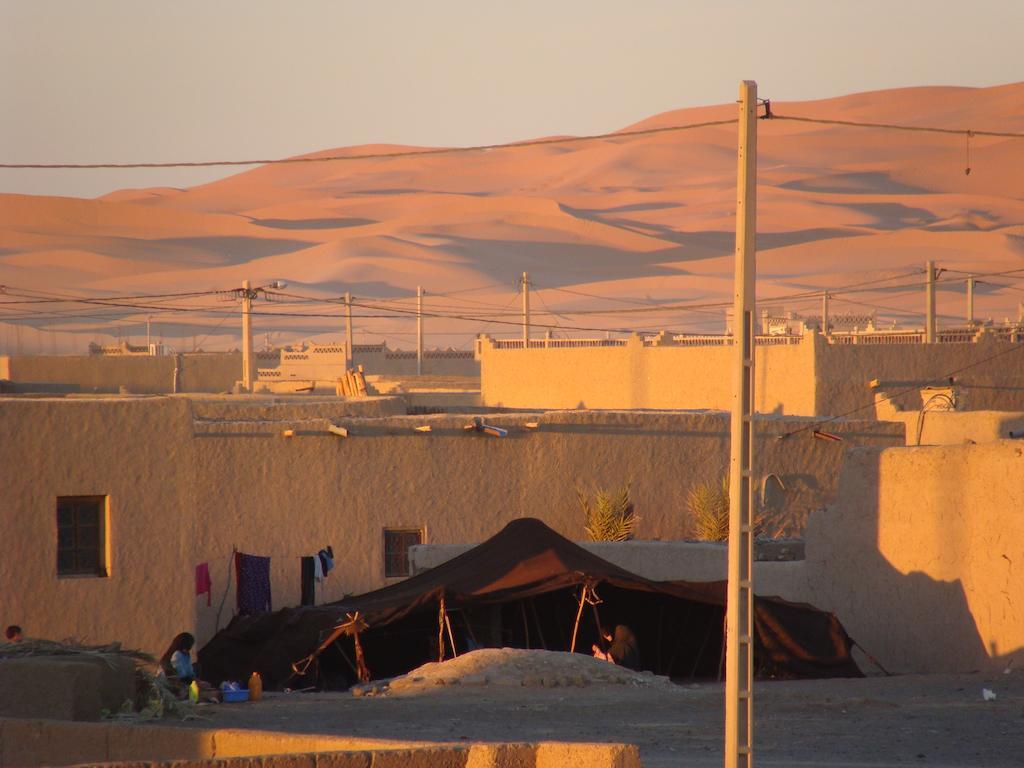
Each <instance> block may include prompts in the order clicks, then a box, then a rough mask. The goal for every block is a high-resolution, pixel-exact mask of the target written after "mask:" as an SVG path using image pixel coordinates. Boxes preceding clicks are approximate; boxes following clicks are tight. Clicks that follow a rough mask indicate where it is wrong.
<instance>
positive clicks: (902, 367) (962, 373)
mask: <svg viewBox="0 0 1024 768" xmlns="http://www.w3.org/2000/svg"><path fill="white" fill-rule="evenodd" d="M958 338H959V339H960V340H959V341H951V342H947V343H936V344H923V343H892V344H864V343H860V344H841V345H840V344H821V343H819V344H818V345H817V346H818V350H817V356H816V368H815V377H816V379H817V394H816V401H817V402H816V406H815V408H816V410H817V412H818V413H819V414H822V415H824V414H832V415H834V414H845V413H851V412H855V411H857V409H863V410H861V411H860V412H857V413H854V416H855V417H857V418H863V417H866V416H868V415H869V414H870V413H871V412H872V410H873V407H874V396H873V393H872V390H871V387H870V385H869V382H871V381H872V380H878V381H879V382H880V385H881V387H882V388H883V389H884V390H885V391H886V392H887V393H888V394H889V395H893V396H894V403H895V404H896V405H898V406H901V407H903V408H907V409H913V408H920V407H921V399H920V389H921V388H922V387H924V386H927V385H935V384H945V383H947V381H948V379H949V377H950V376H953V377H954V378H955V379H956V386H957V389H958V390H959V392H960V395H961V401H962V402H961V406H960V407H962V408H964V409H966V410H972V411H975V410H998V411H1020V410H1024V349H1021V344H1020V342H1019V341H1014V340H1012V339H1014V338H1016V336H1012V337H1011V336H1010V335H1008V334H1005V333H1001V334H997V333H995V332H988V331H986V332H984V333H980V334H971V335H970V336H963V337H958ZM975 338H976V339H977V340H976V341H972V340H971V339H975Z"/></svg>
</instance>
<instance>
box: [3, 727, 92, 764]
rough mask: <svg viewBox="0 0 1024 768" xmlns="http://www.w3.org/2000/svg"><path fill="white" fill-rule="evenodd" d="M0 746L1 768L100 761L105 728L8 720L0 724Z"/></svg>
mask: <svg viewBox="0 0 1024 768" xmlns="http://www.w3.org/2000/svg"><path fill="white" fill-rule="evenodd" d="M68 726H71V727H70V728H69V727H68ZM0 744H2V749H3V752H2V754H0V766H5V767H6V766H36V765H73V764H76V763H84V762H102V761H104V760H106V757H107V728H106V726H105V725H103V724H92V723H88V724H87V723H74V724H70V723H61V722H48V721H46V720H20V719H8V720H2V721H0Z"/></svg>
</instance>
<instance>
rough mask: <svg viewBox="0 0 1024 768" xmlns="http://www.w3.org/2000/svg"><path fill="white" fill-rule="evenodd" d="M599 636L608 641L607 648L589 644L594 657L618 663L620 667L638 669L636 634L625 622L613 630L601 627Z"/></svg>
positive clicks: (638, 652)
mask: <svg viewBox="0 0 1024 768" xmlns="http://www.w3.org/2000/svg"><path fill="white" fill-rule="evenodd" d="M601 637H603V638H604V640H605V642H606V643H609V646H608V650H607V651H602V650H601V649H600V648H599V647H598V646H596V645H594V646H591V647H592V648H593V650H594V657H595V658H598V659H604V660H605V661H610V662H612V663H613V664H618V665H619V666H620V667H626V668H627V669H632V670H636V671H637V672H639V671H640V651H639V649H638V648H637V643H636V635H634V634H633V630H631V629H630V628H629V627H627V626H626V625H625V624H618V625H616V627H615V632H614V633H612V632H609V631H608V630H606V629H604V628H603V627H602V628H601Z"/></svg>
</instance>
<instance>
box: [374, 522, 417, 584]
mask: <svg viewBox="0 0 1024 768" xmlns="http://www.w3.org/2000/svg"><path fill="white" fill-rule="evenodd" d="M422 543H423V531H422V530H421V529H419V528H385V529H384V575H385V576H386V577H389V578H390V577H392V576H408V575H409V547H411V546H413V545H415V544H422Z"/></svg>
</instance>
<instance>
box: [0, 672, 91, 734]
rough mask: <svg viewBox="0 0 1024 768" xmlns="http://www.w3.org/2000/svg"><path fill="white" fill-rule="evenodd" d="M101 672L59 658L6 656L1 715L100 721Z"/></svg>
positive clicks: (0, 674)
mask: <svg viewBox="0 0 1024 768" xmlns="http://www.w3.org/2000/svg"><path fill="white" fill-rule="evenodd" d="M101 677H102V675H101V671H100V669H99V667H98V666H96V665H95V664H92V663H89V662H81V661H77V660H75V661H69V660H64V659H58V657H53V656H50V657H33V658H24V659H5V660H4V662H3V663H2V664H0V691H3V696H0V717H26V718H37V719H46V720H99V718H100V713H101V710H102V709H103V706H102V702H101V699H100V680H101Z"/></svg>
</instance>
